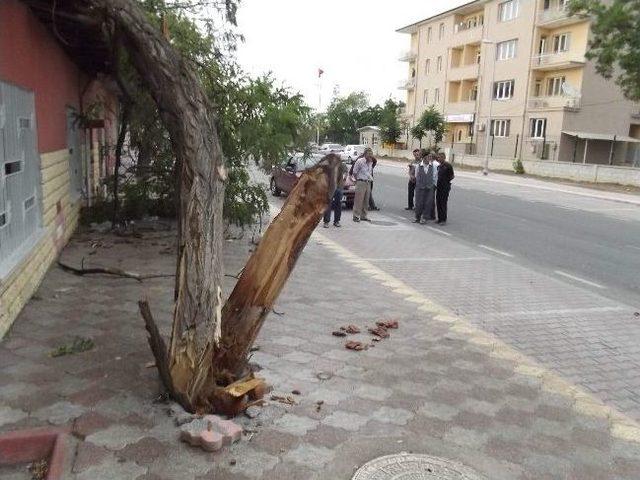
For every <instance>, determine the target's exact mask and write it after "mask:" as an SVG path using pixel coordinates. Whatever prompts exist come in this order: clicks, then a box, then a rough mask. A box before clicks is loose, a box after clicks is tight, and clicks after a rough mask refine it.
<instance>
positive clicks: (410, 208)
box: [405, 207, 413, 210]
mask: <svg viewBox="0 0 640 480" xmlns="http://www.w3.org/2000/svg"><path fill="white" fill-rule="evenodd" d="M405 210H413V207H407V208H405Z"/></svg>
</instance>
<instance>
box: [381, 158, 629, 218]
mask: <svg viewBox="0 0 640 480" xmlns="http://www.w3.org/2000/svg"><path fill="white" fill-rule="evenodd" d="M380 161H381V162H382V163H383V165H387V166H389V167H395V168H400V166H401V165H400V164H401V163H403V161H402V160H390V159H381V160H380ZM407 162H408V160H407ZM405 166H406V165H404V166H403V167H402V168H404V167H405ZM454 166H455V163H454ZM456 175H458V176H460V177H466V178H476V179H477V178H481V179H482V180H484V181H487V182H494V183H502V184H504V185H514V186H517V187H525V188H535V189H538V190H546V191H551V192H558V193H566V194H569V195H576V196H578V197H587V198H596V199H598V200H608V201H610V202H616V203H624V204H626V205H635V206H638V207H640V198H639V199H638V200H635V199H631V198H629V199H627V198H618V197H610V196H607V195H598V194H597V193H589V192H576V191H572V190H566V189H563V188H553V187H546V186H544V185H527V184H525V183H522V182H513V181H509V180H501V179H495V178H486V177H479V176H478V175H477V174H473V173H469V172H464V171H463V172H460V171H459V172H456ZM537 181H539V182H544V180H537ZM572 188H581V189H585V187H581V186H575V187H572ZM622 195H626V194H622Z"/></svg>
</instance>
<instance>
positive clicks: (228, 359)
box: [214, 154, 341, 377]
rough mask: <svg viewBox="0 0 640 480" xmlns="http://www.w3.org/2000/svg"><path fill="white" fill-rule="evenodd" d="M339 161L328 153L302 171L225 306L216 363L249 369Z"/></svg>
mask: <svg viewBox="0 0 640 480" xmlns="http://www.w3.org/2000/svg"><path fill="white" fill-rule="evenodd" d="M340 162H341V160H340V157H338V156H337V155H333V154H331V155H327V156H326V157H324V158H323V159H322V160H321V161H320V162H319V163H318V164H317V165H316V166H315V167H313V168H311V169H309V170H308V171H306V172H305V173H303V175H302V176H301V177H300V180H299V181H298V183H297V184H296V186H295V188H294V189H293V191H292V192H291V193H290V194H289V197H288V198H287V201H286V202H285V204H284V207H282V211H281V212H280V214H279V215H278V216H277V217H276V218H275V219H274V221H273V222H272V223H271V224H270V225H269V227H268V228H267V230H266V232H265V234H264V236H263V237H262V239H261V240H260V243H259V245H258V248H257V249H256V251H255V252H254V253H253V255H252V256H251V257H250V258H249V261H248V262H247V264H246V265H245V267H244V269H243V270H242V274H241V276H240V278H239V280H238V282H237V283H236V286H235V288H234V290H233V292H232V293H231V296H230V297H229V299H228V300H227V302H226V303H225V306H224V310H223V311H222V342H221V347H222V348H220V349H219V350H218V352H217V353H216V357H215V358H214V361H215V365H216V368H217V369H219V370H220V369H222V371H229V372H231V373H232V374H233V376H234V377H238V376H241V375H242V374H243V373H244V372H245V371H246V369H247V358H248V354H249V350H250V348H251V346H252V345H253V342H254V341H255V339H256V336H257V335H258V332H259V331H260V328H261V327H262V324H263V322H264V320H265V318H266V316H267V315H268V313H269V312H270V311H271V309H272V308H273V304H274V303H275V301H276V299H277V298H278V295H279V294H280V291H281V290H282V287H284V284H285V282H286V281H287V279H288V278H289V274H290V273H291V271H292V270H293V267H294V266H295V264H296V261H297V260H298V257H299V256H300V253H301V252H302V249H303V248H304V246H305V245H306V244H307V240H309V237H310V236H311V233H312V232H313V230H314V229H315V228H316V226H317V225H318V223H319V222H320V219H321V218H322V214H323V213H324V210H325V209H326V207H327V201H328V200H327V199H328V198H329V197H330V196H331V194H332V193H333V191H334V190H335V185H336V183H335V182H336V180H337V175H338V171H339V170H338V167H339V165H340Z"/></svg>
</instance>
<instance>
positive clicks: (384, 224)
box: [371, 220, 397, 227]
mask: <svg viewBox="0 0 640 480" xmlns="http://www.w3.org/2000/svg"><path fill="white" fill-rule="evenodd" d="M371 223H372V224H373V225H382V226H383V227H393V226H394V225H397V223H395V222H385V221H383V220H371Z"/></svg>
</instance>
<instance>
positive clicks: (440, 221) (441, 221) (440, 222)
mask: <svg viewBox="0 0 640 480" xmlns="http://www.w3.org/2000/svg"><path fill="white" fill-rule="evenodd" d="M437 223H438V225H446V224H447V221H446V220H438V222H437Z"/></svg>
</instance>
